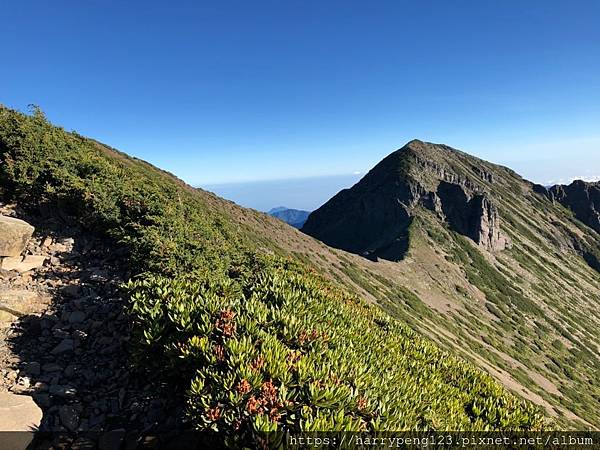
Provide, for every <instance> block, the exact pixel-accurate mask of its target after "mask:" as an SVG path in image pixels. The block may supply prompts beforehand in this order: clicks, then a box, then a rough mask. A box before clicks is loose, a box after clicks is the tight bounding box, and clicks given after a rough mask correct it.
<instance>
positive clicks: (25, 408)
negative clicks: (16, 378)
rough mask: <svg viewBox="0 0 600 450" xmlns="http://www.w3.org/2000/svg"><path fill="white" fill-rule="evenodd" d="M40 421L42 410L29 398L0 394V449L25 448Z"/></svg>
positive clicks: (5, 393) (8, 393)
mask: <svg viewBox="0 0 600 450" xmlns="http://www.w3.org/2000/svg"><path fill="white" fill-rule="evenodd" d="M41 420H42V410H41V409H40V408H39V407H38V406H37V405H36V404H35V402H34V401H33V399H32V398H31V397H29V396H26V395H15V394H12V393H10V392H2V393H0V448H2V449H6V450H13V449H14V450H16V449H24V448H27V446H28V445H29V444H30V443H31V441H32V440H33V432H34V431H35V430H36V429H37V428H38V427H39V426H40V422H41Z"/></svg>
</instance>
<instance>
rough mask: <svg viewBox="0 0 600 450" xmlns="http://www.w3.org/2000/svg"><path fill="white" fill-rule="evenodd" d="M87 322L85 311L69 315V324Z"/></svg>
mask: <svg viewBox="0 0 600 450" xmlns="http://www.w3.org/2000/svg"><path fill="white" fill-rule="evenodd" d="M84 320H85V313H84V312H83V311H73V312H72V313H71V314H70V315H69V323H81V322H83V321H84Z"/></svg>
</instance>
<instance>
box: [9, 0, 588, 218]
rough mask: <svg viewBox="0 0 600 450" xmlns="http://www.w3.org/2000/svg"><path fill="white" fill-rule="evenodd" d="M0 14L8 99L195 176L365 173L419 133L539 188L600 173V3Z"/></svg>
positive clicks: (84, 6)
mask: <svg viewBox="0 0 600 450" xmlns="http://www.w3.org/2000/svg"><path fill="white" fill-rule="evenodd" d="M1 11H2V18H3V26H2V35H3V38H2V39H1V40H0V49H1V50H2V60H3V62H2V70H0V88H1V89H0V102H2V103H4V104H6V105H8V106H11V107H14V108H18V109H25V108H26V106H27V105H28V104H29V103H36V104H38V105H40V106H41V107H42V109H43V110H44V111H45V112H46V114H47V115H48V117H49V118H50V119H51V120H52V121H54V122H56V123H58V124H61V125H63V126H65V127H66V128H67V129H75V130H77V131H79V132H80V133H82V134H84V135H88V136H92V137H95V138H97V139H99V140H101V141H104V142H106V143H108V144H110V145H112V146H114V147H117V148H119V149H121V150H123V151H126V152H128V153H130V154H133V155H136V156H138V157H141V158H143V159H146V160H148V161H150V162H152V163H154V164H156V165H158V166H160V167H162V168H164V169H167V170H169V171H171V172H173V173H175V174H177V175H178V176H180V177H181V178H183V179H184V180H186V181H188V182H190V183H192V184H194V185H202V186H207V185H208V186H214V185H215V184H219V185H221V184H223V183H239V182H246V181H255V180H285V179H290V178H292V179H303V178H307V177H319V178H318V179H322V178H323V177H328V176H331V175H348V174H353V173H355V172H365V171H366V170H368V169H369V168H370V167H372V166H373V165H374V164H375V163H377V162H378V161H379V160H380V159H381V158H382V157H384V156H385V155H386V154H388V153H390V152H391V151H393V150H394V149H396V148H399V147H401V146H402V145H403V144H404V143H405V142H407V141H408V140H410V139H412V138H419V139H423V140H427V141H432V142H443V143H447V144H449V145H452V146H454V147H457V148H460V149H462V150H465V151H467V152H469V153H472V154H475V155H478V156H480V157H483V158H485V159H488V160H491V161H494V162H498V163H502V164H506V165H509V166H511V167H513V168H514V169H515V170H517V171H519V172H520V173H521V174H523V175H525V176H526V177H528V178H530V179H533V180H535V181H539V182H548V181H551V180H561V179H563V180H567V179H569V178H573V177H581V176H585V177H594V176H599V175H600V26H598V24H599V23H600V2H598V1H597V0H588V1H586V0H577V1H573V2H569V1H551V0H539V1H536V0H531V1H527V2H522V1H510V0H505V1H502V2H499V1H489V2H486V1H460V0H454V1H427V0H424V1H413V2H404V1H399V0H394V1H376V2H358V1H352V0H346V1H334V0H331V1H321V0H319V1H312V0H309V1H292V0H286V1H260V0H257V1H251V2H249V1H227V0H225V1H218V2H216V1H215V2H198V1H183V0H179V1H177V2H164V1H161V2H154V1H143V2H141V1H128V2H116V1H108V0H105V1H93V0H90V1H85V2H81V1H61V0H55V1H52V2H30V1H5V2H3V4H2V7H1ZM313 180H314V178H313ZM294 183H296V184H297V181H294V182H292V184H294ZM267 184H268V183H267ZM326 184H327V183H326ZM330 184H331V183H329V184H328V185H330ZM288 186H290V185H288ZM270 190H271V191H272V189H271V188H268V187H267V188H265V189H263V191H262V193H257V195H258V196H261V195H262V196H265V195H267V196H268V195H269V191H270ZM287 198H291V197H289V196H288V197H285V196H283V197H272V198H271V199H268V200H269V202H271V200H272V203H273V205H272V206H276V205H278V204H281V203H287V201H286V199H287ZM234 200H236V199H235V198H234ZM318 201H320V200H318ZM318 201H317V200H316V199H315V200H314V201H313V203H315V202H318ZM308 203H310V202H308ZM246 204H248V203H246ZM248 205H249V206H254V207H257V206H256V205H253V204H248ZM289 206H297V205H293V204H290V205H289Z"/></svg>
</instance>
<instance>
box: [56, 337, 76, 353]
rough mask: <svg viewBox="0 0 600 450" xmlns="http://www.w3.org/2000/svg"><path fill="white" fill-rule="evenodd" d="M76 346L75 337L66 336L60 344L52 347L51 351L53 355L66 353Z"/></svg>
mask: <svg viewBox="0 0 600 450" xmlns="http://www.w3.org/2000/svg"><path fill="white" fill-rule="evenodd" d="M74 348H75V346H74V342H73V339H69V338H66V339H63V340H62V341H61V342H60V344H58V345H57V346H56V347H54V348H53V349H52V352H51V353H52V354H53V355H59V354H61V353H65V352H71V351H73V350H74Z"/></svg>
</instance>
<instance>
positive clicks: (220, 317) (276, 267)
mask: <svg viewBox="0 0 600 450" xmlns="http://www.w3.org/2000/svg"><path fill="white" fill-rule="evenodd" d="M0 164H1V165H0V189H1V190H2V191H3V195H5V196H7V197H9V198H12V199H14V200H17V201H19V202H21V204H23V205H28V206H30V207H31V208H35V207H36V206H38V205H41V204H48V205H51V206H53V207H55V208H57V210H59V211H61V213H62V214H63V215H65V216H67V217H70V220H73V221H75V222H77V223H79V224H81V225H83V226H85V227H88V228H90V229H93V230H95V231H97V232H99V233H103V234H105V235H107V236H109V237H111V238H112V239H114V240H116V241H118V242H121V243H123V244H125V245H127V246H128V248H129V249H130V251H131V254H130V261H131V265H132V268H133V270H134V272H135V273H138V274H139V275H138V277H137V278H136V281H135V282H133V283H132V284H131V285H130V289H131V291H132V296H133V297H132V298H133V301H132V313H133V318H134V319H135V321H136V325H137V329H138V330H139V336H140V344H141V345H142V346H143V347H144V348H145V349H146V350H147V351H149V352H151V354H152V356H153V359H154V360H155V362H157V368H159V367H160V368H161V370H164V371H165V372H169V371H170V370H172V372H171V374H173V373H176V374H178V376H179V377H181V378H183V379H184V380H188V382H189V385H190V390H189V406H190V408H189V409H190V414H191V415H192V418H193V420H194V422H195V424H196V426H197V427H199V428H212V429H215V430H218V431H220V432H222V433H223V434H222V435H223V436H246V437H251V436H253V435H254V434H253V433H256V432H258V431H260V430H271V429H291V430H294V429H296V430H298V429H328V430H332V429H388V430H397V429H484V428H512V429H518V428H539V427H540V426H542V419H541V417H540V416H539V414H538V413H537V412H536V411H535V410H534V409H533V408H532V407H531V406H529V405H528V404H526V403H525V402H523V401H522V400H519V399H518V398H517V397H515V396H513V395H511V394H508V393H507V392H506V391H504V389H503V388H501V387H500V386H499V385H498V384H497V383H496V382H494V381H493V380H492V378H490V377H489V376H487V375H484V374H483V373H481V372H479V371H478V370H476V369H475V368H474V367H473V366H471V365H469V364H467V363H465V362H463V361H461V360H459V359H457V358H455V357H453V356H451V355H450V354H448V353H445V352H443V351H441V350H440V349H439V347H437V346H436V345H434V344H432V343H431V342H429V341H427V340H425V339H422V338H420V337H419V336H417V335H416V334H415V333H414V332H412V331H411V330H410V329H409V328H407V327H406V326H404V325H402V324H401V323H399V322H397V321H396V320H394V319H390V317H389V316H388V315H386V314H384V313H382V312H381V311H380V310H379V309H378V308H376V307H373V306H370V305H368V304H367V303H366V302H365V301H363V300H361V299H360V298H358V297H357V296H356V295H354V294H353V293H351V292H348V291H347V290H344V289H343V288H342V287H341V285H340V283H334V282H331V281H329V280H327V279H326V278H324V277H322V276H321V275H319V274H318V273H317V272H320V271H322V270H321V269H322V268H329V269H330V270H331V275H332V277H334V278H339V279H340V280H341V281H343V282H344V283H346V284H348V285H350V286H353V285H355V284H353V282H351V281H348V280H349V279H351V278H352V277H351V276H350V275H347V274H346V275H342V274H343V273H344V272H345V271H346V269H345V267H344V264H346V263H345V262H344V260H342V259H340V257H339V256H338V255H340V253H332V252H330V251H329V250H328V249H326V248H325V247H324V246H322V245H321V244H319V243H317V242H315V241H314V240H312V239H310V238H307V237H305V236H302V235H301V234H300V233H298V232H297V231H295V230H293V229H292V228H291V227H288V226H286V225H285V224H282V223H281V222H280V221H277V220H276V219H272V218H268V217H266V216H265V215H262V214H259V213H256V212H253V211H250V210H244V209H242V208H239V207H236V206H234V205H232V204H231V203H229V202H226V201H224V200H221V199H219V198H217V197H215V196H214V195H212V194H209V193H206V192H203V191H200V190H195V189H192V188H190V187H189V186H186V185H185V184H183V183H182V182H180V181H179V180H177V179H176V178H174V177H173V176H171V175H169V174H166V173H164V172H162V171H160V170H158V169H156V168H154V167H152V166H150V165H148V164H147V163H145V162H143V161H139V160H136V159H133V158H130V157H128V156H126V155H124V154H121V153H119V152H116V151H114V150H112V149H110V148H108V147H106V146H103V145H101V144H99V143H97V142H95V141H92V140H89V139H86V138H83V137H81V136H78V135H76V134H72V133H67V132H65V131H64V130H62V129H60V128H56V127H53V126H51V125H50V124H49V123H48V122H47V121H46V120H45V118H44V117H43V115H42V114H41V113H39V112H37V113H35V114H34V115H33V116H26V115H23V114H21V113H18V112H15V111H12V110H9V109H6V108H2V109H0ZM275 241H277V242H278V243H275ZM302 243H305V244H306V246H307V248H308V249H309V250H308V252H309V253H310V258H312V262H310V261H308V262H307V261H304V262H303V261H301V260H302V259H308V257H306V256H304V257H302V256H301V255H295V254H294V253H293V252H292V250H293V249H294V248H295V249H299V248H302V247H303V245H302ZM312 250H314V252H313V251H312ZM304 251H305V252H307V250H306V249H305V250H304ZM305 255H306V253H305ZM332 255H333V256H332ZM334 260H337V261H338V265H337V266H333V265H332V264H331V263H332V262H333V261H334ZM311 266H312V267H311ZM315 267H316V268H317V269H315ZM332 267H333V268H332ZM359 281H360V280H359Z"/></svg>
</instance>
